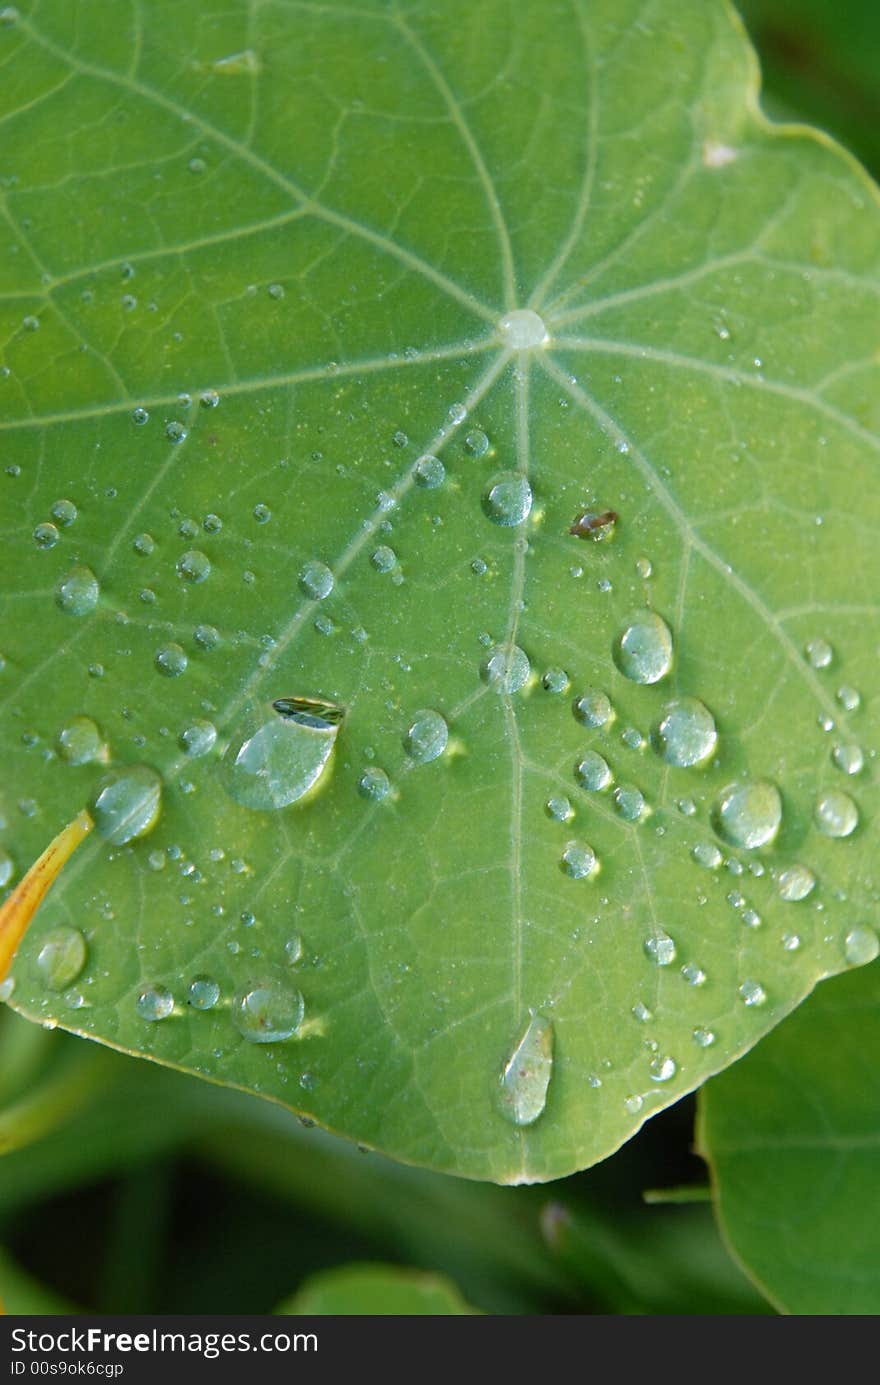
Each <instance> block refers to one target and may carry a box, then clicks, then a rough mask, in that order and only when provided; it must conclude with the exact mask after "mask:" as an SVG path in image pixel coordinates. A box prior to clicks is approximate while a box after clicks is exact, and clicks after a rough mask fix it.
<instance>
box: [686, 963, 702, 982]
mask: <svg viewBox="0 0 880 1385" xmlns="http://www.w3.org/2000/svg"><path fill="white" fill-rule="evenodd" d="M681 974H682V977H683V978H684V980H685V981H686V982H687V983H688V985H689V986H705V984H706V973H705V972H704V971H703V968H702V967H698V966H697V964H696V962H686V963H685V965H684V966H683V967H682V969H681Z"/></svg>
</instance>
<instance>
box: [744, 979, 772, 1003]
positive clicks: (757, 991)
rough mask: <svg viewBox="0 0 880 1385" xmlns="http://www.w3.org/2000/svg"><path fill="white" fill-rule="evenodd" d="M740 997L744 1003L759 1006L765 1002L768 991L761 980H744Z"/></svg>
mask: <svg viewBox="0 0 880 1385" xmlns="http://www.w3.org/2000/svg"><path fill="white" fill-rule="evenodd" d="M739 997H740V1000H741V1001H742V1003H743V1005H748V1006H758V1005H763V1004H765V1002H766V1000H767V992H766V991H765V990H764V987H763V986H762V985H761V983H760V981H743V983H742V985H741V986H740V987H739Z"/></svg>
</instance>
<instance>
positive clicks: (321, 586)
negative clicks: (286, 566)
mask: <svg viewBox="0 0 880 1385" xmlns="http://www.w3.org/2000/svg"><path fill="white" fill-rule="evenodd" d="M299 585H300V590H301V591H302V592H303V593H304V594H305V595H306V596H308V597H311V599H312V600H313V601H323V600H324V599H325V598H326V597H328V596H329V595H330V593H331V592H332V590H333V573H332V572H331V571H330V569H329V567H328V566H327V564H326V563H321V562H318V561H316V560H315V561H312V562H308V563H306V565H305V567H304V568H303V570H302V572H301V573H300V577H299Z"/></svg>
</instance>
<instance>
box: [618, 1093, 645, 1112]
mask: <svg viewBox="0 0 880 1385" xmlns="http://www.w3.org/2000/svg"><path fill="white" fill-rule="evenodd" d="M644 1104H645V1098H644V1097H642V1096H627V1097H624V1099H623V1109H624V1110H625V1111H628V1112H629V1114H630V1115H631V1116H637V1115H638V1114H639V1112H640V1111H641V1109H642V1107H643V1106H644Z"/></svg>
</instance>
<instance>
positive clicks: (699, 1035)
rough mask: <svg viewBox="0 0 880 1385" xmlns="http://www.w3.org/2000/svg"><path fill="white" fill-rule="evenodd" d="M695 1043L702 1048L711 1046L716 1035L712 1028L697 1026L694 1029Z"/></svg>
mask: <svg viewBox="0 0 880 1385" xmlns="http://www.w3.org/2000/svg"><path fill="white" fill-rule="evenodd" d="M692 1033H693V1038H694V1043H695V1044H697V1045H698V1046H699V1047H700V1048H711V1047H712V1045H713V1044H714V1042H715V1035H714V1034H713V1032H712V1030H711V1029H703V1028H700V1027H697V1028H696V1029H694V1030H693V1031H692Z"/></svg>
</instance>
